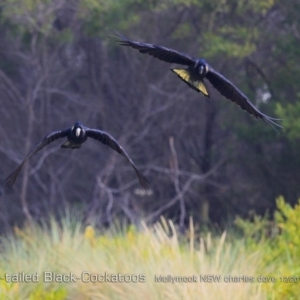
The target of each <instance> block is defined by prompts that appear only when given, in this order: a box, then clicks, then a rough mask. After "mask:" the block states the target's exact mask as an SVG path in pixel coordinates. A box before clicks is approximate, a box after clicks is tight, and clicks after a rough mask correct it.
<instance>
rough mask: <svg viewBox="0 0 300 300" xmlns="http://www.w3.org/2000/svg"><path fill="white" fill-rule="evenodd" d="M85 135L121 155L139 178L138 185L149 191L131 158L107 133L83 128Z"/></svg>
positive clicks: (145, 180) (146, 183)
mask: <svg viewBox="0 0 300 300" xmlns="http://www.w3.org/2000/svg"><path fill="white" fill-rule="evenodd" d="M85 131H86V134H87V136H88V137H91V138H93V139H95V140H97V141H100V142H101V143H103V144H104V145H107V146H109V147H110V148H112V149H113V150H115V151H116V152H118V153H119V154H121V155H123V156H124V157H125V158H126V159H127V160H128V161H129V163H130V164H131V165H132V167H133V168H134V170H135V173H136V175H137V176H138V178H139V181H140V184H141V186H142V187H143V188H144V189H149V187H148V181H147V179H146V178H145V177H144V176H143V175H142V174H141V173H140V172H139V170H138V169H137V168H136V166H135V164H134V163H133V161H132V160H131V158H130V157H129V156H128V154H127V153H126V152H125V150H124V149H123V148H122V146H120V145H119V143H118V142H117V141H116V140H115V139H114V138H113V137H112V136H111V135H110V134H108V133H106V132H104V131H101V130H98V129H89V128H85Z"/></svg>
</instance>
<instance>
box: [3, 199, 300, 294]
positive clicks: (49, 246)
mask: <svg viewBox="0 0 300 300" xmlns="http://www.w3.org/2000/svg"><path fill="white" fill-rule="evenodd" d="M278 204H279V205H278V207H279V208H278V212H277V217H276V218H277V219H276V222H277V223H278V224H277V225H276V226H278V228H279V229H280V230H278V232H277V233H276V235H275V236H272V237H268V230H267V226H269V225H270V223H268V222H267V221H266V220H265V219H260V218H256V220H255V221H252V222H250V221H245V220H239V221H238V223H239V227H240V228H242V229H243V231H244V236H243V237H242V238H241V237H240V238H237V236H236V235H234V234H230V236H228V234H227V233H226V232H223V234H221V235H219V236H212V235H211V234H210V233H205V234H203V235H201V234H200V235H197V236H196V235H195V234H194V227H193V224H192V221H191V222H190V230H189V232H188V233H187V235H186V236H185V237H182V236H180V237H179V236H178V233H177V231H176V229H175V226H174V224H173V223H172V222H171V221H166V220H164V219H162V220H161V222H159V223H157V224H155V225H153V226H152V227H148V226H146V225H145V224H142V226H141V228H140V229H136V228H135V227H134V226H129V227H128V228H126V229H124V227H123V228H122V227H120V226H119V227H116V228H114V229H110V230H106V231H103V232H101V234H100V232H97V231H96V230H95V229H94V227H92V226H87V227H83V226H82V224H80V223H75V222H74V220H71V218H68V217H67V218H65V219H63V220H62V221H61V222H60V223H58V222H56V221H55V220H54V219H52V220H51V222H50V225H48V226H46V225H44V226H41V225H37V224H36V225H32V226H27V227H25V228H23V229H20V228H15V230H14V234H11V235H9V236H6V237H2V238H1V254H0V255H1V256H0V276H4V274H5V273H7V274H8V275H12V274H18V273H19V272H24V274H37V275H38V282H27V283H26V282H16V283H10V282H7V281H6V280H4V279H2V280H0V299H1V300H2V299H13V300H15V299H43V300H44V299H46V300H47V299H48V300H50V299H53V300H54V299H55V300H62V299H72V300H77V299H78V300H82V299H143V300H147V299H149V300H150V299H175V300H176V299H230V300H234V299H239V300H240V299H298V298H297V295H298V290H299V285H300V282H299V283H298V284H297V283H283V282H281V281H280V280H279V277H280V276H297V275H300V274H299V267H298V262H299V256H297V255H298V253H299V247H298V244H294V243H293V241H288V240H287V239H291V238H293V237H294V235H293V232H294V233H295V234H296V231H295V230H296V229H295V228H296V227H295V226H294V225H293V226H292V225H289V219H291V220H293V222H298V223H299V222H300V218H298V219H297V218H295V216H294V215H293V213H294V214H298V213H299V215H300V208H299V207H296V208H295V209H293V208H289V207H288V205H287V204H285V203H284V201H283V202H282V201H281V202H280V201H278ZM285 213H286V214H288V217H284V216H285ZM297 220H299V221H297ZM59 224H60V225H59ZM266 224H267V225H266ZM289 228H290V230H294V231H292V232H291V233H290V234H289V233H287V230H288V229H289ZM298 228H299V227H298ZM295 239H296V241H297V242H298V240H299V239H298V235H297V237H295ZM276 243H277V244H276ZM297 247H298V250H297V251H298V252H297V251H296V250H295V249H296V248H297ZM44 272H55V273H56V274H57V276H58V277H57V280H58V281H59V280H61V276H62V275H63V274H67V275H69V274H70V272H71V273H72V274H74V276H76V277H77V279H76V282H55V280H53V281H52V282H45V280H44V278H43V274H44ZM83 272H88V273H86V274H93V275H92V276H91V277H89V276H87V275H85V276H83ZM105 274H108V275H111V274H113V275H114V276H115V277H116V276H119V275H118V274H121V275H123V276H124V275H125V274H126V277H125V278H126V280H127V281H130V280H129V279H130V278H131V279H134V280H136V281H139V282H120V281H119V282H99V281H98V280H102V281H103V279H104V278H105V276H104V277H98V278H97V276H101V275H105ZM200 274H201V275H221V280H220V282H210V283H209V282H200ZM160 275H162V276H168V275H170V276H173V277H174V276H187V278H188V277H189V276H190V277H191V280H192V279H193V280H196V281H197V282H177V283H171V282H166V283H163V282H155V276H158V277H159V276H160ZM229 275H231V276H232V277H231V279H235V280H236V281H237V280H238V277H235V278H233V277H234V276H243V275H244V276H248V277H251V276H252V277H253V281H254V282H253V283H249V282H243V281H242V279H240V280H239V281H240V282H229V283H228V282H225V276H229ZM260 275H263V276H266V277H267V276H269V277H268V278H270V276H274V278H275V279H276V283H260V282H258V281H257V279H258V276H260ZM193 276H194V277H193ZM158 277H157V278H158ZM107 278H109V279H110V280H112V279H113V278H114V277H113V276H110V277H109V276H108V277H107ZM166 278H167V280H170V277H166ZM239 278H240V277H239ZM65 279H67V278H65ZM119 279H121V280H122V277H121V278H119ZM226 279H228V277H226ZM91 280H92V281H94V282H84V281H91ZM123 280H124V278H123ZM65 281H66V280H65Z"/></svg>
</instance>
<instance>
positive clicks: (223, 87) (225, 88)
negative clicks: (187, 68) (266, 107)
mask: <svg viewBox="0 0 300 300" xmlns="http://www.w3.org/2000/svg"><path fill="white" fill-rule="evenodd" d="M206 78H207V79H208V80H209V81H210V83H211V84H212V85H213V86H214V88H215V89H216V90H217V91H219V93H220V94H222V95H223V96H224V97H226V98H227V99H229V100H231V101H232V102H235V103H236V104H237V105H239V106H240V107H241V108H242V109H243V110H245V111H247V112H248V113H249V114H251V115H253V116H254V117H255V118H257V119H262V120H263V121H264V122H265V123H268V124H270V125H275V126H278V127H282V126H281V125H279V124H277V123H276V122H275V121H278V120H280V119H275V118H271V117H269V116H267V115H265V114H263V113H262V112H260V111H259V110H258V109H257V108H256V107H255V106H254V105H253V104H252V103H251V102H250V100H249V99H248V98H247V96H246V95H245V94H244V93H243V92H242V91H240V90H239V89H238V88H237V87H236V86H235V85H234V84H233V83H232V82H230V81H229V80H228V79H226V78H225V77H224V76H223V75H221V74H220V73H218V72H217V71H215V70H214V69H213V68H211V67H209V71H208V73H207V74H206Z"/></svg>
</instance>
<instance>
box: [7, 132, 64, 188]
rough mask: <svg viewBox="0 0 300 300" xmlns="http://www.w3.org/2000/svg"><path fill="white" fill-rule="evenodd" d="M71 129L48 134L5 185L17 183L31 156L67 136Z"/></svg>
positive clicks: (8, 178) (9, 185)
mask: <svg viewBox="0 0 300 300" xmlns="http://www.w3.org/2000/svg"><path fill="white" fill-rule="evenodd" d="M69 131H70V128H68V129H65V130H59V131H55V132H52V133H50V134H48V135H46V136H45V137H44V138H43V139H42V140H41V141H40V142H39V143H38V144H37V145H36V146H35V147H34V149H33V150H32V151H31V152H30V153H29V154H28V155H27V156H26V158H25V159H24V160H23V162H22V163H21V164H20V165H19V166H18V167H17V168H16V169H15V170H14V171H13V172H12V173H11V174H10V175H9V176H8V177H7V178H6V179H5V187H6V188H10V187H12V185H13V184H14V183H15V181H16V179H17V177H18V175H19V174H20V172H21V171H22V169H23V167H24V165H25V164H26V163H27V162H28V161H29V160H30V159H31V157H32V156H33V155H34V154H35V153H37V152H38V151H40V150H41V149H43V148H44V147H45V146H47V145H48V144H50V143H52V142H53V141H55V140H57V139H59V138H62V137H66V136H67V135H68V133H69Z"/></svg>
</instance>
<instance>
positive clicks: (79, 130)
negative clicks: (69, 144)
mask: <svg viewBox="0 0 300 300" xmlns="http://www.w3.org/2000/svg"><path fill="white" fill-rule="evenodd" d="M80 132H81V128H76V136H80Z"/></svg>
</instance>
